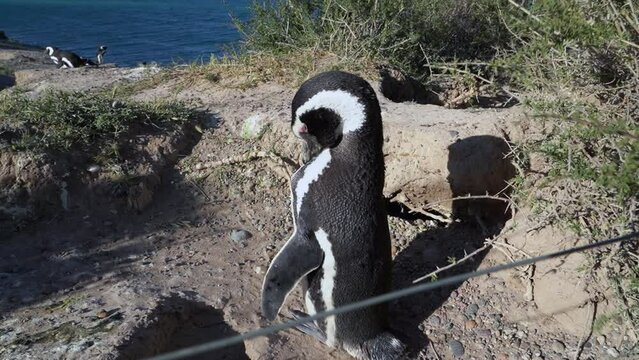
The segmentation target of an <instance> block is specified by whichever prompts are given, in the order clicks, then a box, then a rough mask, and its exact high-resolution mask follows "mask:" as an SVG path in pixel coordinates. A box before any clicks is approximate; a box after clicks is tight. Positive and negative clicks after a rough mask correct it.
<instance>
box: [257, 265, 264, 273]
mask: <svg viewBox="0 0 639 360" xmlns="http://www.w3.org/2000/svg"><path fill="white" fill-rule="evenodd" d="M255 272H256V273H257V274H261V273H263V272H264V270H263V269H262V267H261V266H256V267H255Z"/></svg>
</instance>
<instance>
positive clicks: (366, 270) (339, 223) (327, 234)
mask: <svg viewBox="0 0 639 360" xmlns="http://www.w3.org/2000/svg"><path fill="white" fill-rule="evenodd" d="M292 108H293V109H292V110H293V116H292V129H293V132H294V134H295V135H296V136H297V137H299V138H301V139H302V140H304V141H305V142H306V145H307V147H306V151H307V152H308V154H307V155H308V157H309V158H310V161H309V162H307V163H306V164H305V165H303V166H302V167H301V168H300V169H299V170H297V171H296V172H295V174H293V176H292V178H291V192H292V196H291V202H292V204H291V209H292V213H293V225H294V232H293V235H292V236H291V238H290V239H289V240H288V241H287V242H286V243H285V244H284V246H283V247H282V249H281V250H280V251H279V253H278V254H277V255H276V256H275V258H274V259H273V261H272V262H271V264H270V266H269V269H268V271H267V273H266V275H265V278H264V284H263V286H262V312H263V314H264V315H265V317H266V318H268V319H270V320H273V319H274V318H275V317H276V316H277V314H278V312H279V310H280V308H281V306H282V304H283V303H284V301H285V299H286V297H287V296H288V294H289V293H290V292H291V291H292V290H293V288H294V287H295V286H296V284H297V283H298V282H300V283H301V284H302V288H303V293H304V298H305V305H306V311H307V312H308V313H309V314H311V315H312V314H315V313H317V312H320V311H324V310H328V309H333V308H336V307H339V306H343V305H346V304H349V303H352V302H356V301H360V300H363V299H366V298H370V297H373V296H376V295H380V294H382V293H385V292H388V291H390V289H391V265H392V264H391V262H392V259H391V242H390V234H389V229H388V220H387V214H386V209H385V205H384V197H383V193H382V190H383V187H384V154H383V152H382V144H383V131H382V118H381V113H380V107H379V103H378V101H377V97H376V96H375V92H374V91H373V88H372V87H371V86H370V85H369V84H368V83H367V82H366V81H365V80H363V79H362V78H360V77H358V76H355V75H353V74H349V73H344V72H338V71H331V72H326V73H322V74H320V75H317V76H315V77H313V78H311V79H310V80H308V81H306V82H305V83H304V84H302V86H301V87H300V89H299V90H298V91H297V93H296V94H295V97H294V98H293V104H292ZM296 314H297V315H296V316H297V317H299V316H300V315H305V314H303V313H300V312H296ZM299 329H300V330H301V331H303V332H305V333H307V334H310V335H313V336H314V337H316V338H317V339H319V340H320V341H322V342H324V343H325V344H327V345H329V346H332V347H337V348H343V349H344V350H346V351H347V352H348V353H349V354H350V355H351V356H353V357H355V358H357V359H366V360H382V359H383V360H391V359H398V358H400V357H401V356H403V354H404V351H405V346H404V344H403V343H402V342H401V341H399V340H398V339H397V338H396V337H395V336H393V335H392V334H391V333H390V332H389V331H388V330H389V325H388V311H387V306H386V305H385V304H382V305H376V306H373V307H368V308H365V309H361V310H357V311H353V312H350V313H345V314H340V315H336V316H331V317H328V318H327V319H324V320H319V321H316V322H314V323H307V324H304V325H302V326H300V327H299Z"/></svg>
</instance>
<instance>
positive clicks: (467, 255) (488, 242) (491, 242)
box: [413, 239, 495, 284]
mask: <svg viewBox="0 0 639 360" xmlns="http://www.w3.org/2000/svg"><path fill="white" fill-rule="evenodd" d="M494 241H495V239H493V240H488V239H486V241H485V242H484V245H483V246H482V247H480V248H478V249H476V250H475V251H473V252H471V253H470V254H466V255H465V256H464V257H463V258H461V259H459V260H455V261H454V262H452V263H450V264H448V265H446V266H444V267H441V268H440V267H438V268H437V269H436V270H435V271H431V272H430V273H428V274H426V275H424V276H421V277H419V278H417V279H415V280H413V284H415V283H418V282H420V281H423V280H426V279H428V278H430V277H433V276H435V275H437V274H439V273H441V272H442V271H446V270H448V269H451V268H453V267H455V266H457V265H459V264H461V263H463V262H465V261H467V260H468V259H470V258H472V257H473V256H475V255H477V254H479V253H480V252H482V251H484V250H486V249H488V248H489V247H490V246H491V245H492V244H493V243H494Z"/></svg>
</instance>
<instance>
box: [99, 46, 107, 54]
mask: <svg viewBox="0 0 639 360" xmlns="http://www.w3.org/2000/svg"><path fill="white" fill-rule="evenodd" d="M106 51H107V47H106V46H104V45H102V46H100V47H99V48H98V51H97V53H98V55H104V54H106Z"/></svg>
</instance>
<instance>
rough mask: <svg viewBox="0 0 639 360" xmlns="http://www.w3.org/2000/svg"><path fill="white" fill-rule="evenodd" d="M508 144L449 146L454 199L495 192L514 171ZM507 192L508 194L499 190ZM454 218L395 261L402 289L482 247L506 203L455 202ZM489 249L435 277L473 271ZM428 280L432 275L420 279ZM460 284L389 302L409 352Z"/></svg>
mask: <svg viewBox="0 0 639 360" xmlns="http://www.w3.org/2000/svg"><path fill="white" fill-rule="evenodd" d="M508 152H509V147H508V144H507V143H506V142H505V141H504V140H503V139H501V138H498V137H494V136H473V137H469V138H465V139H461V140H459V141H457V142H456V143H454V144H452V145H451V146H449V158H448V164H447V167H448V170H449V174H450V175H449V176H448V183H449V184H450V186H451V190H452V193H453V197H459V196H465V195H468V194H476V195H485V194H486V193H489V194H497V193H499V192H500V191H502V190H503V189H504V188H505V186H506V181H507V180H509V179H511V178H512V177H513V176H514V175H515V168H514V167H513V165H512V163H511V162H510V160H509V159H507V158H506V157H505V155H506V154H508ZM501 194H502V196H503V195H507V192H506V193H504V192H502V193H501ZM452 210H453V211H452V214H453V218H454V219H455V221H454V222H453V223H451V224H449V225H448V226H444V227H439V228H434V229H429V230H426V231H424V232H421V233H419V234H417V235H416V236H415V237H414V238H413V239H412V241H411V242H410V243H409V245H408V246H407V247H406V248H405V249H403V250H402V251H401V252H400V253H399V254H397V256H396V257H395V259H394V261H393V285H394V288H395V289H402V288H406V287H409V286H412V285H414V283H413V281H414V280H415V279H418V278H420V277H422V276H424V275H426V274H429V273H431V272H432V271H434V270H436V269H437V268H438V267H439V268H442V267H444V266H447V265H449V264H450V263H451V261H453V259H456V260H459V259H461V258H463V257H464V256H465V254H467V253H471V252H473V251H475V250H477V249H479V248H480V247H482V246H483V245H484V242H485V240H486V239H487V238H490V237H493V236H496V235H497V234H499V233H500V232H501V230H502V229H503V227H504V224H505V222H506V221H507V220H508V219H509V218H510V212H509V211H507V203H505V202H503V201H499V200H492V199H472V200H454V201H453V207H452ZM486 253H487V250H486V251H482V252H480V253H478V254H477V255H475V256H473V257H472V258H470V259H469V260H467V261H465V262H463V263H460V264H458V265H455V266H453V267H452V268H450V269H448V270H446V271H443V272H440V273H439V274H437V279H444V278H446V277H449V276H453V275H458V274H462V273H466V272H472V271H475V270H476V269H477V268H478V267H479V265H480V264H481V262H482V260H483V258H484V257H485V255H486ZM426 281H431V279H426V280H423V281H422V282H426ZM460 285H461V284H456V285H450V286H445V287H440V288H437V289H433V290H431V291H429V292H423V293H420V294H417V295H413V296H409V297H405V298H402V299H398V300H396V301H394V302H392V303H391V304H390V312H391V319H393V321H392V322H391V326H392V328H393V330H394V331H395V332H396V333H397V334H398V336H400V337H402V338H403V340H404V341H406V343H407V345H408V348H409V356H412V357H416V356H417V353H419V352H420V351H421V350H422V349H425V348H426V346H427V345H428V339H427V338H426V335H425V333H424V328H423V326H422V324H423V322H424V321H425V320H426V319H428V318H429V317H430V316H431V315H432V314H433V312H435V311H436V310H437V309H438V308H439V307H441V306H442V305H443V304H444V303H445V302H446V301H447V299H448V298H449V297H450V296H451V294H452V293H453V292H454V291H455V290H456V289H457V288H458V287H459V286H460ZM451 326H452V323H450V322H448V321H445V320H441V324H440V325H439V327H440V328H441V329H442V330H443V331H448V330H449V329H450V327H451Z"/></svg>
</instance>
